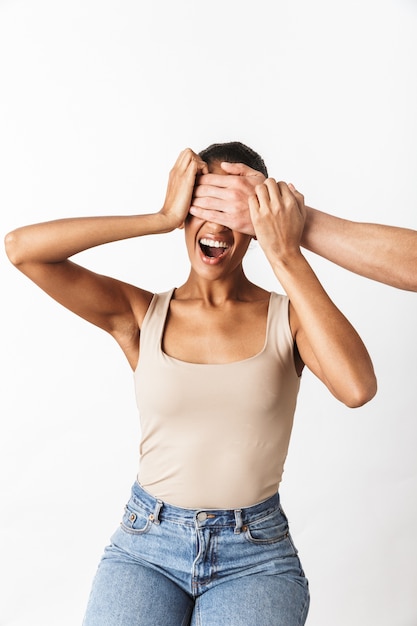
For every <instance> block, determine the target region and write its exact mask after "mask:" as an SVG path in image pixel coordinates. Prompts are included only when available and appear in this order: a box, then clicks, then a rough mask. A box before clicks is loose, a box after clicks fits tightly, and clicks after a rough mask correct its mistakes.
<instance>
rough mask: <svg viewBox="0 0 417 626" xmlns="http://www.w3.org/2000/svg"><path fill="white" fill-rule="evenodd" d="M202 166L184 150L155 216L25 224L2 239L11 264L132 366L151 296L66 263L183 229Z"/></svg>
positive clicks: (196, 158)
mask: <svg viewBox="0 0 417 626" xmlns="http://www.w3.org/2000/svg"><path fill="white" fill-rule="evenodd" d="M203 171H206V165H205V164H204V163H203V162H202V161H201V159H199V157H197V156H196V155H195V154H194V153H193V152H192V151H191V150H189V149H187V150H184V151H183V152H182V153H181V154H180V155H179V157H178V159H177V161H176V163H175V165H174V167H173V168H172V170H171V172H170V175H169V181H168V188H167V193H166V198H165V202H164V205H163V207H162V209H161V210H160V211H159V212H157V213H154V214H148V215H133V216H110V217H80V218H69V219H62V220H55V221H51V222H44V223H41V224H33V225H30V226H23V227H21V228H17V229H16V230H14V231H12V232H11V233H9V234H8V235H6V238H5V247H6V252H7V255H8V257H9V259H10V261H11V262H12V263H13V264H14V265H15V266H16V267H17V268H18V269H19V270H20V271H22V272H23V273H24V274H25V275H26V276H28V278H30V279H31V280H32V281H33V282H35V283H36V284H37V285H38V286H39V287H41V288H42V289H43V290H44V291H45V292H46V293H48V294H49V295H50V296H51V297H52V298H54V299H55V300H57V301H58V302H60V303H61V304H62V305H63V306H65V307H66V308H68V309H70V310H71V311H73V312H74V313H76V314H77V315H80V316H81V317H83V318H84V319H86V320H88V321H89V322H91V323H93V324H95V325H96V326H99V327H100V328H103V329H104V330H106V331H107V332H109V333H111V334H112V335H113V336H114V337H115V339H116V340H117V341H118V342H119V344H120V345H121V347H122V349H123V350H124V352H125V354H126V356H127V358H128V360H129V362H130V364H131V365H132V367H134V366H135V364H136V363H135V362H136V360H137V350H138V348H137V345H138V334H139V327H140V324H141V321H142V320H143V317H144V315H145V313H146V310H147V307H148V305H149V302H150V299H151V297H152V294H151V293H149V292H147V291H144V290H142V289H139V288H137V287H134V286H133V285H128V284H126V283H123V282H121V281H118V280H116V279H114V278H110V277H108V276H102V275H100V274H96V273H94V272H92V271H90V270H88V269H86V268H84V267H81V266H80V265H78V264H76V263H73V262H72V261H70V260H69V258H70V257H71V256H73V255H74V254H77V253H78V252H82V251H83V250H87V249H89V248H93V247H95V246H98V245H102V244H105V243H109V242H112V241H120V240H123V239H129V238H132V237H141V236H143V235H150V234H158V233H167V232H170V231H172V230H174V229H175V228H178V227H181V225H182V224H183V222H184V220H185V217H186V215H187V213H188V210H189V207H190V203H191V197H192V191H193V187H194V183H195V177H196V175H197V174H198V173H199V172H203Z"/></svg>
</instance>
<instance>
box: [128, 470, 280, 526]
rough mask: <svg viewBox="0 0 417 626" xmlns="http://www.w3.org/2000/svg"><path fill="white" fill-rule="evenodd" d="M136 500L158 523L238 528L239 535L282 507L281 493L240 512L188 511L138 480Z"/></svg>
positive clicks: (235, 510) (227, 510)
mask: <svg viewBox="0 0 417 626" xmlns="http://www.w3.org/2000/svg"><path fill="white" fill-rule="evenodd" d="M132 497H133V498H134V499H135V500H136V503H137V504H138V505H140V506H141V507H142V508H144V509H145V510H146V511H147V512H148V513H149V514H150V516H151V519H152V521H153V522H154V523H159V522H161V521H163V520H171V521H173V522H176V523H182V524H184V525H194V524H195V523H196V522H197V523H198V524H199V525H202V524H204V525H205V526H206V525H209V526H210V525H213V526H234V527H235V529H236V530H237V531H238V532H239V531H240V529H241V528H242V527H243V526H244V525H245V524H248V523H249V522H251V521H252V522H253V521H255V520H256V519H258V518H262V517H265V516H266V515H268V514H269V513H272V512H273V511H275V510H276V509H277V508H279V507H280V499H279V493H278V492H277V493H275V494H274V495H272V496H271V497H270V498H268V499H267V500H264V501H263V502H259V503H257V504H254V505H253V506H249V507H242V508H238V509H187V508H183V507H179V506H175V505H173V504H169V503H167V502H164V501H163V500H160V499H159V498H155V497H154V496H153V495H151V494H150V493H149V492H148V491H146V490H145V489H144V488H143V487H142V486H141V485H140V484H139V483H138V482H137V481H135V483H134V485H133V487H132Z"/></svg>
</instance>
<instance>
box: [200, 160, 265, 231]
mask: <svg viewBox="0 0 417 626" xmlns="http://www.w3.org/2000/svg"><path fill="white" fill-rule="evenodd" d="M221 168H222V170H223V171H224V173H225V175H222V174H203V175H201V176H199V177H198V178H197V183H196V186H195V188H194V195H193V200H192V205H191V208H190V213H191V215H194V216H195V217H199V218H200V219H203V220H205V221H207V222H215V223H216V224H222V225H223V226H227V227H228V228H230V229H231V230H235V231H237V232H239V233H244V234H246V235H252V236H254V235H255V230H254V228H253V224H252V220H251V217H250V213H249V198H250V197H251V196H253V195H254V194H255V187H256V185H259V184H261V183H263V182H264V180H265V176H264V175H263V174H262V173H261V172H258V171H257V170H254V169H252V168H251V167H248V166H247V165H244V164H243V163H226V162H225V163H222V164H221ZM226 174H227V175H226Z"/></svg>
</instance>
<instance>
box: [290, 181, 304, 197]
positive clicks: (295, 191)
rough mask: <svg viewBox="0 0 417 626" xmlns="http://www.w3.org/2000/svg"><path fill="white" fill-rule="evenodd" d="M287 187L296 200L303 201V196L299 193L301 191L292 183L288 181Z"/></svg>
mask: <svg viewBox="0 0 417 626" xmlns="http://www.w3.org/2000/svg"><path fill="white" fill-rule="evenodd" d="M288 187H289V188H290V189H291V191H292V192H293V194H294V195H295V197H296V198H297V200H301V201H302V202H304V196H303V194H302V193H301V191H297V189H296V188H295V187H294V185H293V184H292V183H289V184H288Z"/></svg>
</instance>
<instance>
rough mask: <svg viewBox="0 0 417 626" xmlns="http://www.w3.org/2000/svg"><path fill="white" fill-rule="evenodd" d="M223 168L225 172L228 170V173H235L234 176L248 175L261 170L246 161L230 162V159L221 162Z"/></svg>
mask: <svg viewBox="0 0 417 626" xmlns="http://www.w3.org/2000/svg"><path fill="white" fill-rule="evenodd" d="M221 168H222V170H223V171H224V172H226V174H233V175H234V176H248V175H250V174H255V173H256V174H259V172H257V171H256V170H254V169H252V168H251V167H249V165H245V164H244V163H229V162H228V161H223V162H222V163H221Z"/></svg>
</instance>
